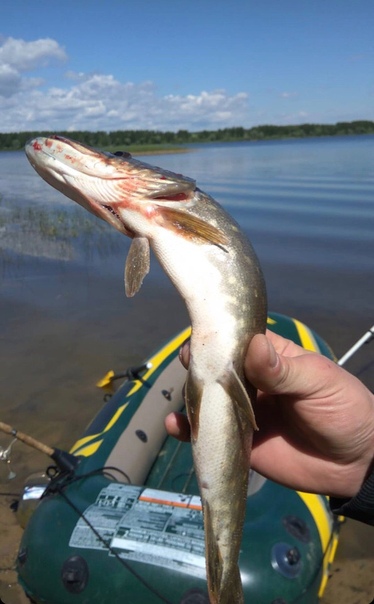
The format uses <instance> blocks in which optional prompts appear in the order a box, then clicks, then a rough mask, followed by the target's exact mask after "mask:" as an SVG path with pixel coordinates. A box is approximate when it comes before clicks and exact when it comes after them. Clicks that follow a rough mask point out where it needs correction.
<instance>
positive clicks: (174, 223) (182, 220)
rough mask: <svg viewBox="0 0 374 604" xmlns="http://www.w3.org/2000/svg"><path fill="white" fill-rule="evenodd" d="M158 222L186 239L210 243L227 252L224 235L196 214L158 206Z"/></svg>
mask: <svg viewBox="0 0 374 604" xmlns="http://www.w3.org/2000/svg"><path fill="white" fill-rule="evenodd" d="M159 223H160V224H161V225H162V226H164V227H165V228H167V229H172V230H175V231H178V232H180V234H181V235H182V236H183V237H185V238H186V239H193V240H195V241H197V242H199V243H211V244H213V245H217V246H218V247H220V248H221V249H222V250H224V251H225V252H227V249H226V248H225V245H227V244H228V239H227V237H226V235H225V234H224V233H223V232H222V231H220V229H218V228H217V227H215V226H213V225H212V224H209V222H206V221H205V220H202V219H201V218H199V217H198V216H194V215H193V214H189V213H188V212H187V211H186V210H178V209H175V208H168V207H165V206H162V207H159Z"/></svg>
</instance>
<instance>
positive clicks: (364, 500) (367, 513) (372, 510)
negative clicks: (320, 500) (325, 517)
mask: <svg viewBox="0 0 374 604" xmlns="http://www.w3.org/2000/svg"><path fill="white" fill-rule="evenodd" d="M330 509H331V511H332V512H333V513H334V514H338V515H341V516H346V517H347V518H352V519H353V520H359V521H360V522H365V523H366V524H370V525H373V526H374V464H373V463H372V464H371V466H370V470H369V472H368V473H367V475H366V478H365V480H364V482H363V484H362V485H361V488H360V489H359V491H358V493H357V494H356V495H354V496H353V497H351V498H342V499H340V498H338V497H330Z"/></svg>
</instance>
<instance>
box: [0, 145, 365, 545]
mask: <svg viewBox="0 0 374 604" xmlns="http://www.w3.org/2000/svg"><path fill="white" fill-rule="evenodd" d="M145 161H148V162H149V163H152V164H157V165H159V166H162V167H165V168H168V169H170V170H172V171H175V172H181V173H183V174H185V175H186V176H190V177H193V178H195V179H196V180H197V182H198V185H199V186H200V188H202V189H203V190H206V191H207V192H208V193H210V194H211V195H212V196H213V197H215V198H216V199H217V201H219V202H220V203H222V204H223V205H224V206H225V207H226V208H227V210H228V211H229V212H230V213H231V214H232V215H233V216H234V217H235V218H236V220H237V221H238V222H239V223H240V225H241V226H242V228H243V229H244V231H245V232H246V233H247V234H248V236H249V237H250V239H251V241H252V243H253V245H254V247H255V249H256V251H257V254H258V256H259V258H260V261H261V264H262V266H263V270H264V274H265V278H266V282H267V288H268V294H269V307H270V309H271V310H273V311H277V312H282V313H285V314H288V315H292V316H296V317H297V318H299V319H300V320H302V321H304V322H305V323H307V324H308V325H310V326H311V327H312V328H314V329H315V330H316V331H318V332H319V333H320V335H322V337H324V338H325V339H326V340H327V341H328V342H329V343H330V345H331V346H332V347H333V349H334V350H335V352H336V354H337V355H338V356H340V355H342V354H343V353H344V352H345V351H346V350H347V349H348V348H349V347H350V346H351V344H353V343H354V342H355V341H356V340H357V339H358V338H359V337H360V336H361V335H362V334H363V333H364V332H365V331H366V330H367V329H368V328H369V327H370V326H371V325H372V324H373V314H374V313H373V294H374V285H373V259H374V243H373V230H374V136H361V137H333V138H324V139H304V140H292V141H274V142H259V143H233V144H220V145H214V144H212V145H202V146H196V147H193V148H191V152H190V153H184V154H175V155H162V156H152V157H148V158H145ZM128 247H129V242H128V241H127V240H126V238H125V237H123V236H122V235H120V234H119V233H116V232H115V231H114V230H111V228H110V227H109V226H107V225H105V224H104V223H101V222H100V221H98V220H97V219H96V218H95V217H93V216H90V215H89V214H88V213H87V212H85V211H84V210H83V209H80V208H77V207H75V205H74V204H72V202H70V201H69V200H67V199H66V198H64V197H63V196H62V195H61V194H59V193H57V192H56V191H54V190H53V189H52V188H51V187H49V186H48V185H46V184H45V183H44V182H43V181H42V180H41V179H40V177H39V176H37V174H36V173H35V172H34V171H33V169H32V168H31V167H30V165H29V164H28V161H27V159H26V157H25V155H24V154H23V153H5V152H4V153H0V288H1V296H0V392H1V395H0V396H1V399H2V400H1V410H2V411H1V416H2V417H1V419H2V420H3V421H6V422H8V423H11V424H13V425H17V427H18V428H19V429H22V430H23V431H25V432H28V433H31V434H32V435H33V436H34V437H36V438H38V439H40V440H42V441H44V442H46V443H48V444H51V445H52V446H58V447H61V448H65V447H66V448H69V447H70V445H71V444H72V443H73V442H74V440H75V439H76V438H77V437H78V436H79V435H80V434H81V432H82V430H83V428H84V426H85V425H86V423H87V422H88V421H89V420H90V418H91V417H92V416H93V414H94V413H96V411H97V410H98V409H99V408H100V406H101V404H102V402H101V401H102V398H101V393H100V392H98V391H97V390H96V389H95V382H96V381H97V380H98V379H99V378H100V377H102V375H103V374H104V373H105V372H106V371H107V370H109V369H111V368H113V369H114V370H117V371H119V370H123V369H124V368H126V367H127V366H129V365H134V364H136V363H139V362H141V361H142V360H143V359H144V357H146V356H148V355H149V353H150V352H152V351H153V350H154V349H155V348H156V347H158V346H159V345H160V344H161V343H162V342H163V341H164V340H166V339H168V338H169V337H171V336H172V335H173V334H174V333H175V332H177V331H178V330H180V329H181V328H183V327H184V326H185V325H186V324H187V322H188V317H187V314H186V311H185V309H184V305H183V303H182V302H181V301H180V299H179V297H178V295H177V294H176V292H175V290H174V288H173V287H172V286H171V285H170V283H169V281H168V279H167V278H166V277H165V276H164V274H163V273H162V271H161V269H160V268H159V267H158V265H157V262H156V261H155V260H153V262H152V270H151V274H150V275H148V276H147V278H146V280H145V283H144V284H143V287H142V290H141V291H140V292H139V294H138V295H137V296H135V298H134V299H130V300H127V299H126V298H125V294H124V287H123V265H124V259H125V256H126V252H127V250H128ZM373 365H374V344H372V345H371V346H365V347H364V348H363V349H362V350H361V351H360V352H359V353H358V354H357V355H356V357H355V358H354V359H353V360H352V361H350V362H349V364H348V365H347V368H348V369H350V370H351V371H352V372H354V373H356V374H357V375H359V377H360V378H361V379H362V380H363V381H364V382H365V383H366V384H367V385H368V386H369V387H371V388H373V387H374V380H373ZM7 442H8V440H7V439H6V437H2V436H1V435H0V446H1V445H5V444H7ZM13 460H14V462H13V463H14V467H15V468H16V471H17V478H16V479H15V482H14V483H13V485H15V486H14V488H16V486H17V485H19V484H20V482H21V479H22V478H24V477H25V475H26V474H28V473H30V471H31V470H34V469H38V468H40V467H44V466H45V464H46V460H45V459H44V458H43V457H42V456H39V454H37V453H34V452H31V451H30V450H26V448H25V447H23V446H22V445H16V446H15V448H14V456H13ZM6 477H7V468H4V465H3V464H2V467H0V483H1V482H2V483H3V484H6ZM17 481H19V483H18V482H17ZM360 551H361V550H360Z"/></svg>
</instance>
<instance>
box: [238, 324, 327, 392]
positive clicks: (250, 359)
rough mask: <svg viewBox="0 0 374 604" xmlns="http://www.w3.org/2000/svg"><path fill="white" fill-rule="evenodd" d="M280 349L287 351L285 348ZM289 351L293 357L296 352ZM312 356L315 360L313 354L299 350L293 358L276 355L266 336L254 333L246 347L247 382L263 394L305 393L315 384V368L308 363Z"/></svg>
mask: <svg viewBox="0 0 374 604" xmlns="http://www.w3.org/2000/svg"><path fill="white" fill-rule="evenodd" d="M284 342H286V341H285V340H284ZM283 348H285V349H284V352H286V348H287V347H283ZM287 352H288V351H287ZM290 352H291V351H290ZM292 352H293V353H294V354H295V352H296V350H292ZM311 356H313V358H314V360H316V359H315V357H316V355H315V353H312V352H309V351H304V350H303V349H302V348H299V347H297V355H296V356H285V355H282V354H279V353H278V352H277V351H276V349H275V348H274V346H273V344H272V342H271V341H270V339H269V338H268V337H266V336H265V335H263V334H257V335H255V336H254V337H253V339H252V341H251V343H250V345H249V348H248V353H247V356H246V359H245V363H244V370H245V374H246V377H247V379H248V380H249V381H250V382H251V383H252V384H253V385H254V386H255V387H256V388H258V389H260V390H262V391H263V392H267V393H268V394H290V395H300V394H303V393H305V392H306V391H308V387H310V385H311V383H313V381H314V377H315V372H316V370H317V368H315V367H313V365H314V363H310V357H311ZM307 367H308V372H307V373H306V372H305V369H306V368H307ZM306 375H307V376H308V377H306Z"/></svg>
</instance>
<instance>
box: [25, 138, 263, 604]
mask: <svg viewBox="0 0 374 604" xmlns="http://www.w3.org/2000/svg"><path fill="white" fill-rule="evenodd" d="M26 154H27V157H28V159H29V161H30V163H31V165H32V166H33V167H34V168H35V170H36V172H37V173H38V174H39V175H40V176H41V177H42V178H43V179H44V180H45V181H46V182H47V183H49V184H50V185H52V186H53V187H54V188H55V189H57V190H59V191H60V192H61V193H63V194H64V195H66V196H67V197H69V198H70V199H72V200H74V201H75V202H77V203H78V204H80V205H81V206H83V207H84V208H86V209H87V210H89V211H90V212H92V213H93V214H95V215H96V216H98V217H100V218H102V219H104V220H106V221H107V222H108V223H109V224H111V225H112V226H113V227H115V228H116V229H117V230H118V231H120V232H121V233H123V234H125V235H127V236H129V237H130V238H131V239H132V242H131V245H130V249H129V252H128V256H127V260H126V264H125V276H124V279H125V290H126V294H127V296H130V297H131V296H134V295H135V294H136V293H137V292H138V291H139V289H140V287H141V285H142V282H143V280H144V278H145V276H146V275H147V273H148V272H149V268H150V248H152V250H153V252H154V254H155V256H156V257H157V259H158V260H159V262H160V264H161V266H162V268H163V269H164V271H165V272H166V273H167V275H168V276H169V278H170V279H171V281H172V282H173V284H174V285H175V287H176V288H177V290H178V291H179V293H180V295H181V296H182V298H183V299H184V301H185V303H186V306H187V310H188V313H189V318H190V321H191V328H192V331H191V341H190V363H189V368H188V372H187V377H186V383H185V402H186V410H187V416H188V419H189V423H190V428H191V444H192V452H193V462H194V467H195V472H196V476H197V481H198V485H199V490H200V495H201V501H202V509H203V517H204V533H205V557H206V573H207V585H208V594H209V599H210V602H211V604H232V603H233V602H234V603H235V604H241V603H243V602H244V595H243V587H242V582H241V577H240V570H239V562H238V560H239V555H240V547H241V538H242V532H243V525H244V520H245V512H246V501H247V489H248V476H249V470H250V452H251V447H252V437H253V433H254V430H256V429H257V425H256V420H255V415H254V412H253V404H254V402H255V400H256V390H255V388H254V387H253V386H252V385H251V384H250V383H248V381H247V380H246V378H245V375H244V370H243V365H244V358H245V354H246V350H247V348H248V345H249V343H250V341H251V339H252V337H253V336H254V335H255V334H257V333H264V332H265V327H266V317H267V301H266V287H265V281H264V277H263V274H262V271H261V267H260V263H259V260H258V258H257V256H256V254H255V251H254V249H253V247H252V245H251V243H250V242H249V240H248V239H247V237H246V236H245V235H244V233H243V232H242V231H241V229H240V227H239V225H238V224H237V222H235V220H234V219H233V218H232V217H231V216H230V215H229V214H228V213H227V212H226V211H225V210H224V209H223V207H222V206H221V205H220V204H218V203H217V202H216V201H215V200H214V199H213V198H212V197H211V196H209V195H208V194H206V193H204V192H203V191H201V190H200V189H199V188H198V187H197V185H196V182H195V180H194V179H192V178H189V177H186V176H183V175H181V174H174V173H173V172H170V171H168V170H164V169H161V168H158V167H153V166H150V165H148V164H146V163H143V162H141V161H139V160H137V159H134V158H133V157H132V156H131V155H130V154H129V153H126V152H124V153H118V154H116V155H113V154H110V153H105V152H101V151H98V150H95V149H92V148H90V147H88V146H86V145H84V144H82V143H80V142H77V141H73V140H70V139H67V138H64V137H62V136H58V135H50V136H48V137H37V138H35V139H33V140H31V141H30V142H28V143H27V145H26Z"/></svg>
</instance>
